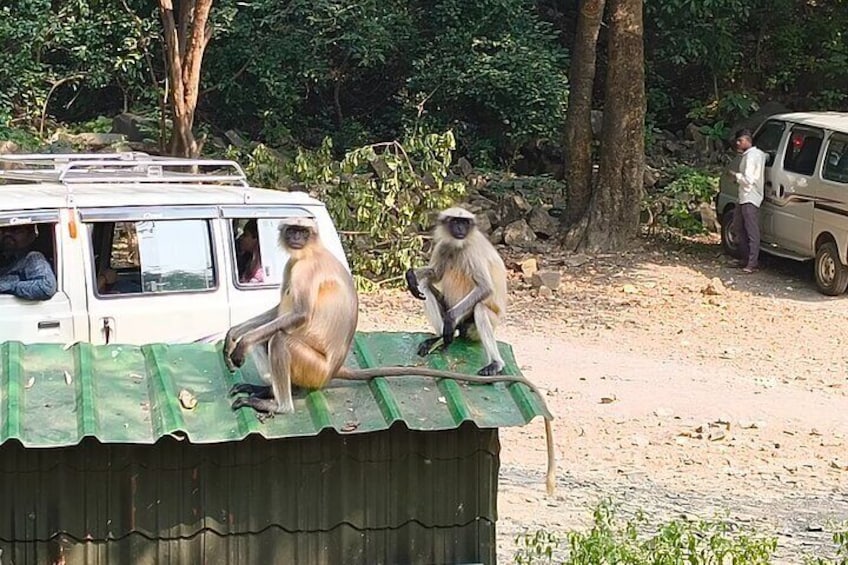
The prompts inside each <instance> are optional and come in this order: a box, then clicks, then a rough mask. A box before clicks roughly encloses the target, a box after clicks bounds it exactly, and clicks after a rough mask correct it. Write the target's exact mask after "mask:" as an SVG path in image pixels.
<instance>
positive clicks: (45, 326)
mask: <svg viewBox="0 0 848 565" xmlns="http://www.w3.org/2000/svg"><path fill="white" fill-rule="evenodd" d="M61 325H62V322H60V321H59V320H41V321H40V322H38V329H40V330H53V329H56V328H58V327H60V326H61Z"/></svg>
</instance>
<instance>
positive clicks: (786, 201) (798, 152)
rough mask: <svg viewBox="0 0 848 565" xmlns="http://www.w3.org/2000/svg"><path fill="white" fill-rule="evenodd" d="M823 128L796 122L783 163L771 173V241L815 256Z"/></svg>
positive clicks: (797, 252) (785, 149) (790, 132)
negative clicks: (817, 179)
mask: <svg viewBox="0 0 848 565" xmlns="http://www.w3.org/2000/svg"><path fill="white" fill-rule="evenodd" d="M823 139H824V130H822V129H821V128H816V127H811V126H805V125H799V124H794V125H793V126H792V128H791V129H790V131H789V137H788V139H787V142H786V144H785V148H784V152H783V160H782V162H781V166H778V167H773V168H772V172H771V178H770V179H769V181H770V182H771V186H770V194H771V198H770V201H769V202H770V204H771V212H772V214H773V219H772V228H773V230H774V234H773V237H771V238H770V239H771V241H772V242H773V243H775V244H777V245H778V246H779V247H782V248H784V249H787V250H789V251H791V252H793V253H796V254H798V255H802V256H804V257H813V256H814V255H815V251H814V250H813V242H812V237H813V205H814V202H815V194H814V186H813V185H814V184H815V183H814V182H813V178H814V176H815V173H816V170H817V164H818V162H819V155H820V154H821V148H822V141H823Z"/></svg>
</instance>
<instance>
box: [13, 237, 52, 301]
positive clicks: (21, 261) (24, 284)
mask: <svg viewBox="0 0 848 565" xmlns="http://www.w3.org/2000/svg"><path fill="white" fill-rule="evenodd" d="M57 225H58V224H57V223H56V222H36V223H32V224H29V223H12V222H11V221H9V222H6V221H0V285H2V284H3V283H4V282H5V283H6V285H5V286H8V288H6V289H4V290H3V291H0V295H2V294H13V295H15V296H19V297H21V298H29V299H33V300H46V299H48V298H49V297H48V296H46V295H45V294H44V293H45V292H49V291H46V290H45V289H46V288H47V287H50V288H52V291H53V292H55V290H56V288H57V287H58V285H59V282H60V281H59V276H58V273H57V272H56V259H57V258H56V227H57ZM33 237H34V239H32V238H33ZM30 240H31V243H30ZM21 242H25V243H21ZM32 252H36V253H34V254H32ZM25 274H26V275H29V276H31V277H35V278H31V279H26V278H24V277H25ZM35 280H41V281H45V282H43V283H36V282H28V281H35ZM48 280H49V281H50V282H46V281H48ZM10 281H13V282H10ZM51 296H52V294H51Z"/></svg>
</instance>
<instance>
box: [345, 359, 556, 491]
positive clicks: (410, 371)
mask: <svg viewBox="0 0 848 565" xmlns="http://www.w3.org/2000/svg"><path fill="white" fill-rule="evenodd" d="M405 376H418V377H436V378H440V379H444V378H447V379H456V380H458V381H466V382H471V383H501V382H516V383H522V384H524V385H526V386H528V387H529V388H530V389H531V390H532V391H533V392H535V393H536V396H538V397H539V401H540V402H541V403H542V407H543V408H544V410H545V414H544V417H545V443H546V445H547V452H548V470H547V475H546V477H545V486H546V489H547V492H548V495H552V494H553V493H554V491H555V489H556V453H555V450H554V437H553V430H552V427H551V420H553V418H554V417H553V414H552V413H551V411H550V410H549V409H548V405H547V404H546V403H545V397H544V396H542V393H541V392H540V391H539V389H538V388H536V385H534V384H533V383H532V382H530V381H529V380H527V379H526V378H525V377H523V376H521V375H493V376H490V377H486V376H482V375H469V374H467V373H458V372H456V371H441V370H439V369H431V368H430V367H412V366H410V367H404V366H393V367H375V368H373V369H349V368H347V367H342V368H341V369H339V371H338V372H337V373H336V376H335V378H337V379H344V380H347V381H370V380H372V379H374V378H375V377H405Z"/></svg>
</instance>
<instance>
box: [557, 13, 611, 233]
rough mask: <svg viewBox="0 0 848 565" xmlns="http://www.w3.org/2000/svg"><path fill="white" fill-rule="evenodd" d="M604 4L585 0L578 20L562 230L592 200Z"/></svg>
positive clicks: (573, 64)
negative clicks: (597, 66)
mask: <svg viewBox="0 0 848 565" xmlns="http://www.w3.org/2000/svg"><path fill="white" fill-rule="evenodd" d="M604 3H605V0H585V1H583V2H582V6H581V7H580V15H579V16H578V18H577V32H576V34H575V37H574V48H573V50H572V54H571V68H570V69H569V77H568V82H569V88H570V91H569V93H568V114H567V115H566V120H565V167H566V171H567V173H566V181H567V186H568V203H567V206H566V209H565V214H564V215H563V218H562V222H563V227H565V228H569V227H571V226H572V225H574V224H575V223H576V222H578V221H579V220H580V218H582V217H583V214H585V213H586V210H587V208H588V207H589V200H590V198H591V196H592V121H591V116H592V91H593V87H594V84H595V61H596V59H597V55H596V53H597V43H598V31H599V30H600V28H601V21H602V20H603V16H604Z"/></svg>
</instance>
